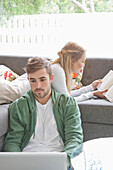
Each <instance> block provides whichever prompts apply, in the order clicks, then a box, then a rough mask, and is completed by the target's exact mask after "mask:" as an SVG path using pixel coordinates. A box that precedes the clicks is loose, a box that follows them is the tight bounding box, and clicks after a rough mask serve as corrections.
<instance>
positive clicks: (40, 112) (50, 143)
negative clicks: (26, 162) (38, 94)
mask: <svg viewBox="0 0 113 170" xmlns="http://www.w3.org/2000/svg"><path fill="white" fill-rule="evenodd" d="M36 105H37V122H36V128H35V136H34V134H33V135H32V137H31V139H30V141H29V143H28V145H27V146H26V147H25V148H24V150H23V152H55V151H58V152H60V151H62V150H63V149H64V144H63V141H62V139H61V137H60V136H59V133H58V131H57V125H56V121H55V118H54V114H53V103H52V99H51V98H50V99H49V101H48V102H47V103H46V104H45V105H42V104H40V103H39V102H38V101H37V100H36Z"/></svg>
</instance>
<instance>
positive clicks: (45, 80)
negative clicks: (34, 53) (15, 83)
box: [4, 57, 83, 168]
mask: <svg viewBox="0 0 113 170" xmlns="http://www.w3.org/2000/svg"><path fill="white" fill-rule="evenodd" d="M26 72H27V74H28V79H29V82H30V86H31V89H30V90H29V91H28V92H27V94H25V95H23V96H22V97H21V98H20V99H17V100H16V101H15V102H13V103H12V104H11V105H10V106H9V128H8V133H7V136H6V139H5V145H4V151H6V152H21V151H23V152H30V151H31V152H33V151H36V152H38V151H42V152H43V151H47V152H51V151H59V152H66V153H67V158H68V161H67V164H68V168H69V166H70V158H71V156H72V154H73V153H74V151H75V150H76V148H77V147H78V146H79V145H80V144H81V143H82V142H83V133H82V127H81V120H80V112H79V109H78V106H77V104H76V102H75V100H74V99H73V98H72V97H69V96H66V95H64V94H59V93H57V92H56V91H55V90H53V89H52V88H51V83H52V80H53V78H54V76H53V75H52V72H51V65H50V63H49V61H47V60H45V59H43V58H39V57H34V58H31V59H29V60H28V63H27V65H26Z"/></svg>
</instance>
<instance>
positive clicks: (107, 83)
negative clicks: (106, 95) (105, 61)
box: [97, 70, 113, 90]
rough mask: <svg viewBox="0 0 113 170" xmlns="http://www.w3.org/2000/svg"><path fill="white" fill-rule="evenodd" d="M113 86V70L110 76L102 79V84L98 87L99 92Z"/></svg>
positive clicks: (109, 73)
mask: <svg viewBox="0 0 113 170" xmlns="http://www.w3.org/2000/svg"><path fill="white" fill-rule="evenodd" d="M112 85H113V70H110V71H109V72H108V74H107V75H106V76H105V77H104V78H103V79H102V83H101V84H99V85H98V86H97V89H98V90H105V89H109V88H110V87H111V86H112Z"/></svg>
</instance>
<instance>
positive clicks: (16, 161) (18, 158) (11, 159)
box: [0, 152, 67, 170]
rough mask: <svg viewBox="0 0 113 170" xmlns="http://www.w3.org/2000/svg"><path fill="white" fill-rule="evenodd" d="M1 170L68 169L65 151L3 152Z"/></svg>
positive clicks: (0, 155) (0, 157)
mask: <svg viewBox="0 0 113 170" xmlns="http://www.w3.org/2000/svg"><path fill="white" fill-rule="evenodd" d="M0 170H67V155H66V153H63V152H1V153H0Z"/></svg>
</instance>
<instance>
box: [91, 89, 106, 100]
mask: <svg viewBox="0 0 113 170" xmlns="http://www.w3.org/2000/svg"><path fill="white" fill-rule="evenodd" d="M107 91H108V89H106V90H102V91H100V90H97V91H94V92H93V95H94V96H97V97H99V98H102V99H104V98H105V93H106V92H107Z"/></svg>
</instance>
